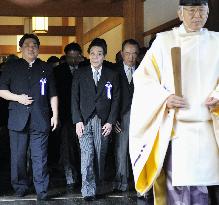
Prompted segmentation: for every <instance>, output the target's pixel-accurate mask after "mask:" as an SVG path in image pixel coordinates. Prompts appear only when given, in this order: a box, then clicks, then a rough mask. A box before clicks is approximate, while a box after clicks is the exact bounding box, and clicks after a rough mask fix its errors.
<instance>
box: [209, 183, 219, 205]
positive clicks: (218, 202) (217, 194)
mask: <svg viewBox="0 0 219 205" xmlns="http://www.w3.org/2000/svg"><path fill="white" fill-rule="evenodd" d="M208 193H209V201H210V205H219V186H209V187H208Z"/></svg>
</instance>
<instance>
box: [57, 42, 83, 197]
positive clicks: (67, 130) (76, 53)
mask: <svg viewBox="0 0 219 205" xmlns="http://www.w3.org/2000/svg"><path fill="white" fill-rule="evenodd" d="M64 51H65V55H66V62H65V63H62V64H60V65H59V66H57V67H55V68H54V71H55V79H56V85H57V93H58V97H59V119H60V127H59V129H58V131H59V133H60V140H61V145H60V162H61V164H62V165H63V168H64V172H65V178H66V184H67V185H66V191H67V192H68V193H71V192H73V191H74V189H75V187H76V185H77V184H78V182H79V174H78V172H80V160H79V158H80V157H79V156H80V154H79V153H80V149H79V145H78V140H77V137H76V132H75V125H74V126H73V125H72V117H71V87H72V78H73V75H74V72H75V71H76V70H77V69H78V64H79V62H80V61H81V59H82V57H81V56H82V55H81V54H82V49H81V47H80V45H79V44H77V43H70V44H68V45H66V46H65V49H64Z"/></svg>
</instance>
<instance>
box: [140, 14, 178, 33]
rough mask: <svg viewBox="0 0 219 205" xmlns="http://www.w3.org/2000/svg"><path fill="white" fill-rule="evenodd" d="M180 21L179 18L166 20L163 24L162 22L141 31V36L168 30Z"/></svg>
mask: <svg viewBox="0 0 219 205" xmlns="http://www.w3.org/2000/svg"><path fill="white" fill-rule="evenodd" d="M180 23H181V22H180V20H179V19H178V18H176V19H173V20H171V21H168V22H166V23H164V24H162V25H160V26H157V27H155V28H153V29H150V30H148V31H145V32H144V33H143V36H144V37H146V36H149V35H154V34H156V33H159V32H163V31H167V30H170V29H172V28H173V27H175V26H178V25H180Z"/></svg>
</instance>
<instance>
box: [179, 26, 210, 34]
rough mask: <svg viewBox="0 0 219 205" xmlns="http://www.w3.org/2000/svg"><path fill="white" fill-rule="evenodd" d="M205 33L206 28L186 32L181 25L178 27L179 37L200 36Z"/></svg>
mask: <svg viewBox="0 0 219 205" xmlns="http://www.w3.org/2000/svg"><path fill="white" fill-rule="evenodd" d="M205 31H207V29H206V28H201V29H200V30H199V31H194V32H187V31H186V29H185V26H184V24H183V23H182V24H181V25H180V27H179V34H180V35H181V36H196V35H201V34H203V33H204V32H205Z"/></svg>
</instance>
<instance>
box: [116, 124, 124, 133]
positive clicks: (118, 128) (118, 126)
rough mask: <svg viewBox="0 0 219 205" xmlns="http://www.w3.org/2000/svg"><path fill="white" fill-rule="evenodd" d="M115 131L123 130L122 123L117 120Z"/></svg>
mask: <svg viewBox="0 0 219 205" xmlns="http://www.w3.org/2000/svg"><path fill="white" fill-rule="evenodd" d="M115 131H116V133H120V132H121V131H122V129H121V127H120V123H119V122H118V121H117V122H116V125H115Z"/></svg>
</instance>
